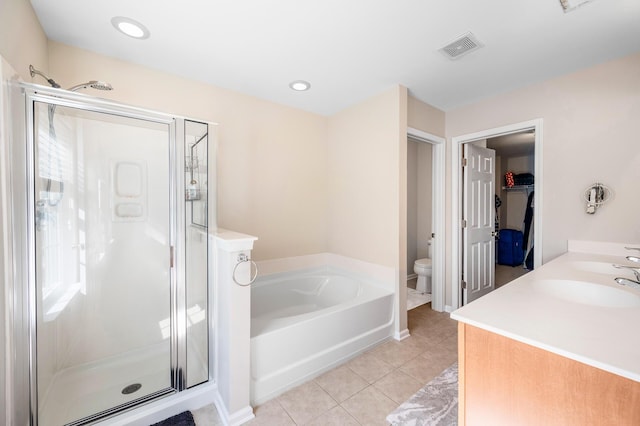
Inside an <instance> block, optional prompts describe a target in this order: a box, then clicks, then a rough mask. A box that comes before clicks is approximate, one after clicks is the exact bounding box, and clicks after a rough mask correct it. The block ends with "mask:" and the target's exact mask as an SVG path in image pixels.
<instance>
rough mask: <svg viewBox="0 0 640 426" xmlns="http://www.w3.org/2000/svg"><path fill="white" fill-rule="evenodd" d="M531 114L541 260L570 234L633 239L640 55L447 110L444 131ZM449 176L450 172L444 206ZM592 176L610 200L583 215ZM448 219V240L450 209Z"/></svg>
mask: <svg viewBox="0 0 640 426" xmlns="http://www.w3.org/2000/svg"><path fill="white" fill-rule="evenodd" d="M535 118H542V119H543V120H544V124H543V127H544V129H543V157H542V162H543V179H544V188H536V190H542V191H543V192H542V195H543V204H544V205H543V206H542V227H543V234H542V238H543V241H544V244H543V260H544V261H548V260H550V259H552V258H554V257H557V256H558V255H560V254H562V253H564V252H565V251H566V249H567V240H568V239H582V240H596V241H614V242H639V241H640V226H638V214H637V212H638V211H640V197H638V189H637V184H638V182H640V148H638V147H639V145H638V128H637V127H638V126H637V123H638V121H639V118H640V54H635V55H631V56H628V57H625V58H622V59H619V60H615V61H611V62H607V63H604V64H600V65H597V66H594V67H591V68H588V69H585V70H582V71H579V72H576V73H573V74H569V75H565V76H562V77H558V78H554V79H551V80H548V81H545V82H543V83H540V84H536V85H532V86H529V87H526V88H523V89H519V90H515V91H512V92H509V93H506V94H503V95H500V96H496V97H493V98H490V99H487V100H485V101H482V102H478V103H475V104H472V105H469V106H466V107H462V108H458V109H456V110H453V111H449V112H447V119H446V134H447V138H448V139H450V138H451V137H454V136H460V135H464V134H468V133H473V132H477V131H482V130H485V129H491V128H495V127H499V126H504V125H508V124H513V123H518V122H522V121H526V120H531V119H535ZM447 155H448V158H449V159H450V158H451V157H450V156H451V145H450V144H449V147H448V150H447ZM447 165H448V167H451V166H450V161H448V162H447ZM450 178H451V170H449V171H448V173H447V205H448V206H451V194H452V191H451V180H450ZM536 178H538V177H536ZM536 180H537V179H536ZM596 181H600V182H603V183H605V184H607V185H609V186H610V187H611V188H612V189H613V190H614V191H615V199H614V200H613V201H611V202H610V203H609V204H607V205H606V206H604V207H602V208H600V209H599V210H598V211H597V212H596V214H595V215H587V214H586V213H585V203H584V202H583V201H582V198H581V197H582V193H583V191H584V189H585V188H586V187H587V186H589V185H590V184H592V183H594V182H596ZM539 207H540V206H538V208H539ZM449 210H450V207H449ZM447 221H448V225H447V228H448V236H447V240H448V241H449V242H450V240H451V223H450V222H451V212H450V211H449V212H448V214H447ZM449 244H450V243H449ZM449 248H450V246H449ZM448 263H450V262H448ZM449 268H450V265H447V269H448V270H449ZM449 280H450V278H449ZM448 288H449V285H448ZM447 301H450V298H449V297H448V298H447Z"/></svg>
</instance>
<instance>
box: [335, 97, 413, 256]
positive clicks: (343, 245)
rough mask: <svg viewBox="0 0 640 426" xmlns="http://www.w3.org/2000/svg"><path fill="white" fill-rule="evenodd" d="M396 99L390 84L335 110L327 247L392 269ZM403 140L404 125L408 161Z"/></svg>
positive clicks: (397, 163) (395, 211)
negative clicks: (379, 91) (368, 96)
mask: <svg viewBox="0 0 640 426" xmlns="http://www.w3.org/2000/svg"><path fill="white" fill-rule="evenodd" d="M400 97H401V94H400V90H399V89H398V88H394V89H393V90H388V91H386V92H385V93H383V94H381V95H378V96H376V97H374V98H372V99H369V100H368V101H365V102H362V103H360V104H358V105H355V106H352V107H350V108H347V109H346V110H344V111H342V112H339V113H338V114H335V115H334V116H332V117H330V118H329V138H328V148H329V157H328V184H329V205H330V207H329V247H328V248H329V251H330V252H332V253H337V254H341V255H344V256H350V257H355V258H358V259H361V260H365V261H368V262H372V263H378V264H381V265H385V266H391V267H396V268H397V267H398V226H399V224H398V217H399V216H398V213H399V212H398V208H399V207H398V201H399V197H400V194H399V174H400V159H399V145H400V141H399V139H398V138H399V119H400V118H399V112H400V109H401V104H400V102H401V100H400ZM405 109H406V107H405ZM405 141H406V128H405V129H404V136H403V137H402V144H403V145H405V148H404V149H405V160H404V161H405V162H406V142H405ZM404 167H406V166H404ZM405 191H406V188H405ZM405 208H406V207H405Z"/></svg>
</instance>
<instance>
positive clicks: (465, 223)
mask: <svg viewBox="0 0 640 426" xmlns="http://www.w3.org/2000/svg"><path fill="white" fill-rule="evenodd" d="M462 227H463V228H466V227H467V221H466V219H462Z"/></svg>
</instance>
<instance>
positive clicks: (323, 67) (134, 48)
mask: <svg viewBox="0 0 640 426" xmlns="http://www.w3.org/2000/svg"><path fill="white" fill-rule="evenodd" d="M31 3H32V4H33V7H34V9H35V11H36V14H37V15H38V18H39V19H40V22H41V24H42V26H43V28H44V30H45V32H46V34H47V36H48V37H49V38H50V39H52V40H55V41H59V42H61V43H64V44H68V45H72V46H77V47H80V48H83V49H88V50H91V51H95V52H98V53H101V54H104V55H107V56H112V57H116V58H120V59H123V60H126V61H130V62H134V63H138V64H141V65H145V66H148V67H150V68H154V69H158V70H162V71H166V72H170V73H173V74H177V75H180V76H183V77H186V78H190V79H195V80H199V81H203V82H207V83H211V84H213V85H216V86H220V87H224V88H228V89H231V90H235V91H239V92H242V93H246V94H249V95H254V96H256V97H259V98H263V99H267V100H270V101H273V102H277V103H281V104H285V105H290V106H293V107H296V108H300V109H304V110H308V111H312V112H316V113H319V114H324V115H330V114H333V113H335V112H337V111H339V110H341V109H343V108H345V107H348V106H350V105H353V104H355V103H357V102H360V101H362V100H364V99H366V98H368V97H370V96H373V95H376V94H378V93H381V92H383V91H385V90H387V89H389V88H391V87H392V86H393V85H395V84H402V85H404V86H406V87H408V88H409V92H410V94H411V95H412V96H414V97H416V98H418V99H420V100H422V101H424V102H426V103H429V104H431V105H433V106H436V107H438V108H440V109H443V110H445V111H446V110H450V109H452V108H456V107H458V106H461V105H464V104H468V103H471V102H474V101H477V100H479V99H482V98H485V97H487V96H491V95H494V94H497V93H500V92H505V91H508V90H512V89H514V88H517V87H521V86H524V85H528V84H531V83H535V82H538V81H542V80H545V79H548V78H550V77H553V76H556V75H561V74H566V73H569V72H572V71H575V70H578V69H581V68H584V67H588V66H591V65H593V64H596V63H601V62H605V61H607V60H610V59H614V58H617V57H621V56H625V55H628V54H631V53H634V52H639V51H640V0H595V1H593V2H591V3H587V4H585V5H583V6H581V7H579V8H577V9H575V10H574V11H572V12H570V13H564V12H563V10H562V7H561V5H560V1H559V0H322V1H319V0H316V1H311V0H271V1H265V0H181V1H166V0H164V1H163V0H91V1H87V0H55V1H51V0H31ZM114 16H126V17H129V18H132V19H135V20H137V21H139V22H141V23H143V24H144V25H145V26H146V27H147V28H148V29H149V30H150V31H151V37H150V38H148V39H146V40H135V39H132V38H130V37H127V36H124V35H122V34H120V33H118V32H117V31H115V29H114V28H113V26H112V25H111V18H112V17H114ZM469 31H471V32H472V33H473V34H474V35H475V36H476V37H477V38H478V39H479V40H480V41H481V42H482V43H483V44H484V45H485V46H484V47H483V48H481V49H479V50H477V51H475V52H472V53H470V54H468V55H467V56H464V57H462V58H460V59H458V60H455V61H451V60H449V59H447V58H445V57H444V56H443V55H442V54H441V53H439V52H438V49H439V48H441V47H443V46H445V45H446V44H448V43H449V42H451V41H453V40H454V39H456V38H458V37H459V36H461V35H463V34H465V33H466V32H469ZM51 77H52V78H54V79H55V78H56V76H51ZM93 78H96V79H107V77H105V76H94V77H93ZM297 79H303V80H308V81H309V82H311V85H312V86H311V90H309V91H308V92H293V91H292V90H291V89H289V87H288V84H289V82H291V81H292V80H297ZM116 90H117V88H116ZM158 90H161V88H159V89H158Z"/></svg>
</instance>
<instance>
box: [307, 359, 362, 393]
mask: <svg viewBox="0 0 640 426" xmlns="http://www.w3.org/2000/svg"><path fill="white" fill-rule="evenodd" d="M316 383H318V384H319V385H320V387H321V388H322V389H324V390H325V391H326V392H327V393H328V394H329V395H331V397H332V398H333V399H335V400H336V401H338V402H342V401H344V400H345V399H347V398H349V397H351V396H353V395H355V394H356V393H358V392H360V391H361V390H362V389H364V388H366V387H367V386H369V383H368V382H367V381H366V380H364V379H363V378H362V377H360V376H358V375H357V374H356V373H354V372H353V371H352V370H351V369H349V368H348V367H347V366H345V365H343V366H341V367H338V368H334V369H333V370H331V371H329V372H328V373H325V374H323V375H322V376H320V377H318V378H316Z"/></svg>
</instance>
